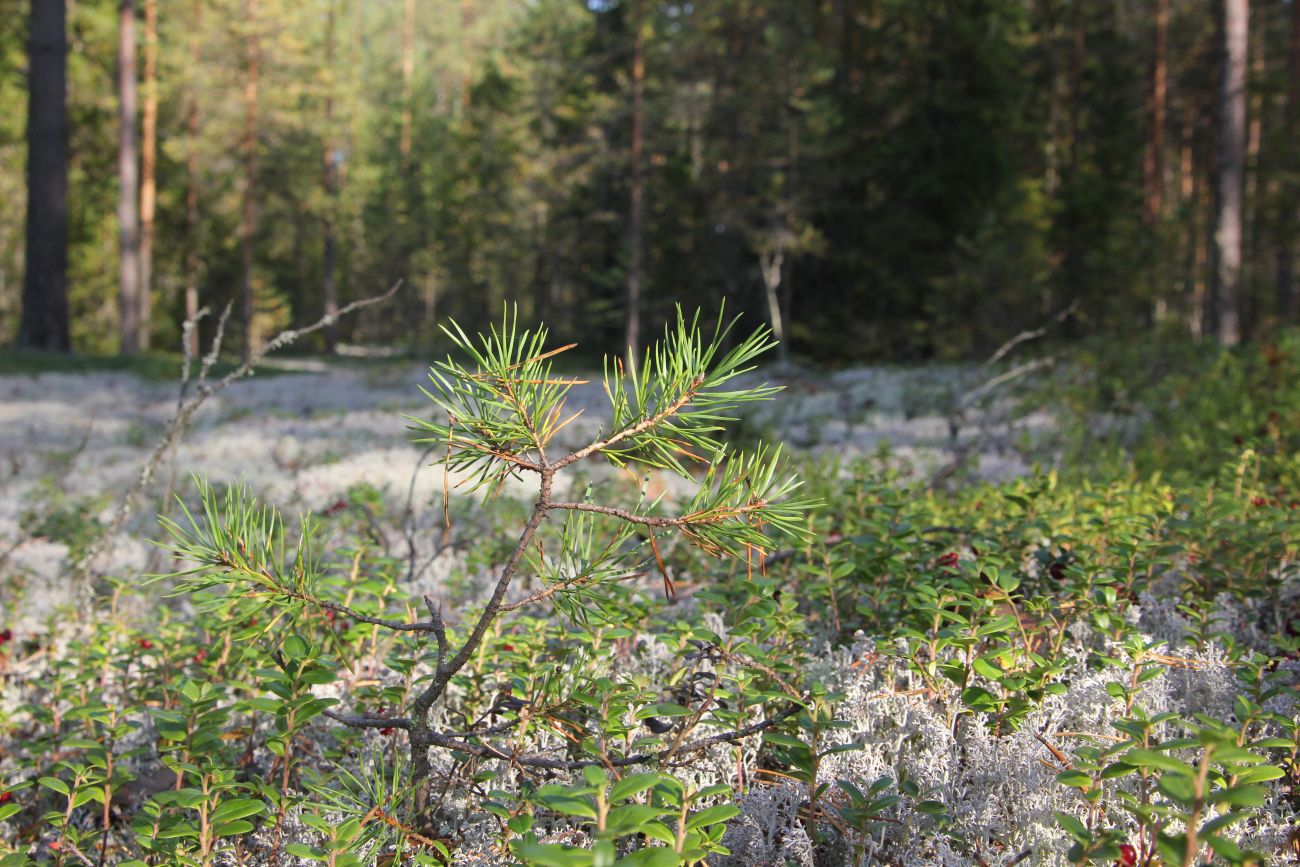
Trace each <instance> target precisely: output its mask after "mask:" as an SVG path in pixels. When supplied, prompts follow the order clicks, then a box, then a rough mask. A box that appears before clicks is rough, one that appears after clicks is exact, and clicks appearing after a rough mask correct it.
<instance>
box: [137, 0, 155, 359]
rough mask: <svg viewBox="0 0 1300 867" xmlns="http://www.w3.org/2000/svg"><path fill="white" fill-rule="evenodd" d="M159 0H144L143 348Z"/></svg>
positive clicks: (149, 278)
mask: <svg viewBox="0 0 1300 867" xmlns="http://www.w3.org/2000/svg"><path fill="white" fill-rule="evenodd" d="M157 164H158V0H144V110H143V112H142V113H141V115H140V264H139V273H140V287H139V292H140V298H139V300H140V313H139V317H140V348H141V349H148V348H149V342H150V334H149V330H150V329H149V324H150V322H151V320H152V318H153V316H152V307H153V238H154V215H155V213H156V212H157V202H158V193H157V190H158V187H157V180H156V176H157V168H156V167H157Z"/></svg>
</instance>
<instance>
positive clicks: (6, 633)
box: [0, 629, 14, 644]
mask: <svg viewBox="0 0 1300 867" xmlns="http://www.w3.org/2000/svg"><path fill="white" fill-rule="evenodd" d="M13 638H14V631H13V630H12V629H0V644H4V643H6V642H9V641H13Z"/></svg>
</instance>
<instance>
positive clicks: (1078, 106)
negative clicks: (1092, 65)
mask: <svg viewBox="0 0 1300 867" xmlns="http://www.w3.org/2000/svg"><path fill="white" fill-rule="evenodd" d="M1087 37H1088V16H1087V7H1086V4H1085V0H1074V33H1073V38H1072V41H1071V45H1070V158H1071V160H1077V159H1078V157H1077V156H1076V155H1075V151H1076V150H1077V149H1078V146H1079V115H1080V113H1081V112H1082V111H1083V75H1084V64H1085V63H1086V62H1087V59H1088V55H1087V47H1088V42H1087Z"/></svg>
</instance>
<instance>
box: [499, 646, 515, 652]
mask: <svg viewBox="0 0 1300 867" xmlns="http://www.w3.org/2000/svg"><path fill="white" fill-rule="evenodd" d="M501 649H502V650H504V651H505V652H506V653H510V652H511V651H513V650H514V649H515V646H514V645H513V644H503V645H501Z"/></svg>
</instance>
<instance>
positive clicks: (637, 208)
mask: <svg viewBox="0 0 1300 867" xmlns="http://www.w3.org/2000/svg"><path fill="white" fill-rule="evenodd" d="M643 12H644V9H643V0H632V20H631V27H632V141H631V149H630V154H629V159H630V165H629V167H628V168H629V172H630V175H631V177H630V184H631V201H630V203H629V209H628V248H629V249H628V265H627V294H626V297H625V298H624V313H625V318H624V335H623V342H624V344H625V345H626V346H627V352H628V359H629V361H630V362H631V364H632V365H633V366H634V367H635V365H636V362H637V347H638V346H639V345H640V342H641V281H642V278H643V276H644V275H643V273H642V272H643V269H644V264H643V257H644V246H645V230H644V226H643V225H642V221H643V217H644V207H645V206H644V201H643V197H644V192H645V191H644V189H643V178H642V166H641V157H642V148H643V146H644V137H645V38H644V34H643V33H642V24H643Z"/></svg>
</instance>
